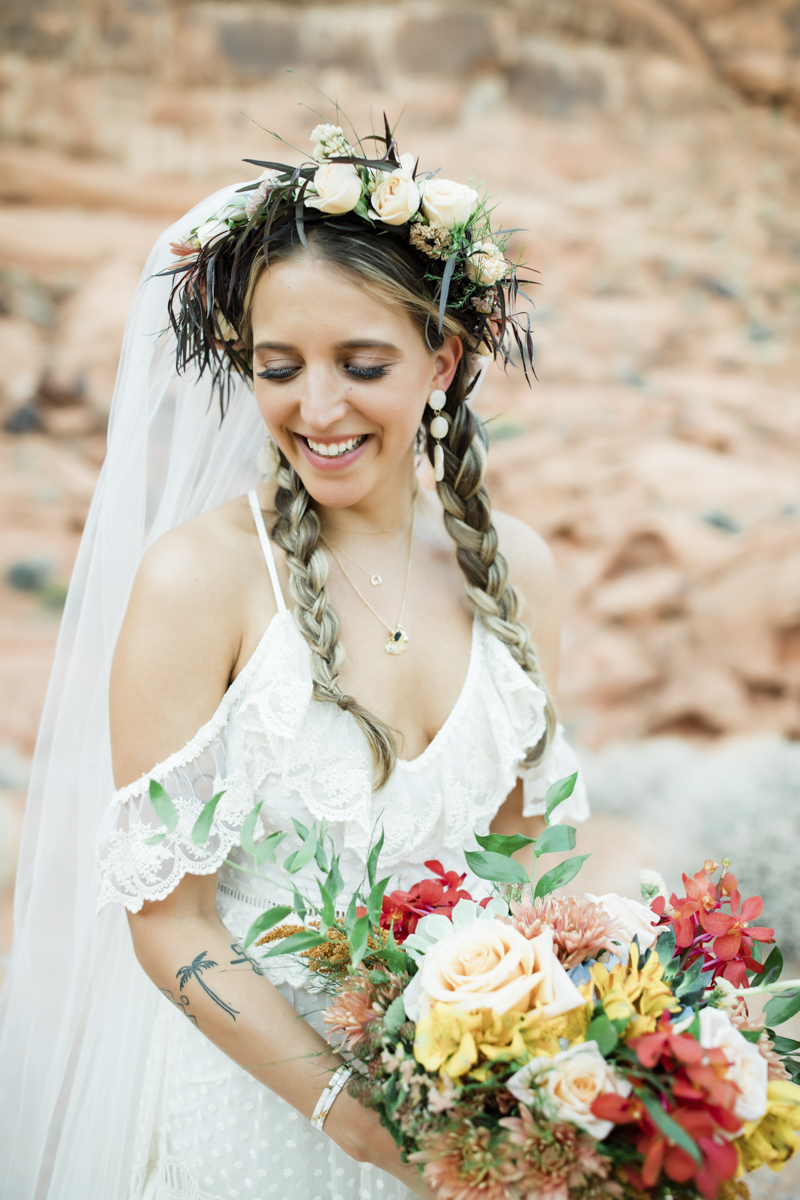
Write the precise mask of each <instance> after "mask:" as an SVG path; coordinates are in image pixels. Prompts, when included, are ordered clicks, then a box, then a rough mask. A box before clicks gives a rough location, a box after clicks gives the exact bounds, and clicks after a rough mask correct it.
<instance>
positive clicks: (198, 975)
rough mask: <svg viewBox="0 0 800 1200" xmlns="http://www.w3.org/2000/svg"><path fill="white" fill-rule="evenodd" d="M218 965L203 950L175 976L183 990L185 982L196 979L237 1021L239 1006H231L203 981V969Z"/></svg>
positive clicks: (207, 993) (215, 1001) (216, 1002)
mask: <svg viewBox="0 0 800 1200" xmlns="http://www.w3.org/2000/svg"><path fill="white" fill-rule="evenodd" d="M216 965H217V964H216V963H215V962H214V961H213V960H212V959H210V958H208V956H207V954H206V951H205V950H201V951H200V953H199V954H198V955H197V957H196V958H193V959H192V962H191V964H190V965H189V966H188V967H181V969H180V970H179V971H176V973H175V978H176V979H177V980H178V982H179V984H180V990H181V991H183V988H184V984H186V983H188V982H189V980H190V979H196V980H197V982H198V983H199V984H200V987H201V988H202V989H203V991H204V992H205V993H206V995H207V996H210V998H211V999H212V1000H213V1001H214V1003H215V1004H218V1005H219V1007H220V1008H221V1009H223V1010H224V1011H225V1012H226V1013H227V1014H228V1016H230V1017H233V1019H234V1021H235V1020H236V1014H237V1013H238V1012H239V1010H238V1008H231V1006H230V1004H226V1003H225V1001H224V1000H220V998H219V996H215V995H214V993H213V992H212V991H211V988H210V987H209V986H208V985H207V984H206V983H204V982H203V978H202V973H203V971H208V970H210V969H211V967H215V966H216Z"/></svg>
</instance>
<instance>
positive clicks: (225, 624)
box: [109, 500, 253, 784]
mask: <svg viewBox="0 0 800 1200" xmlns="http://www.w3.org/2000/svg"><path fill="white" fill-rule="evenodd" d="M244 503H245V505H246V500H245V501H244ZM251 522H252V518H251ZM252 561H253V558H252V537H251V536H248V532H247V527H246V525H245V523H244V519H243V514H242V512H241V502H240V501H238V500H235V501H231V502H230V503H229V504H225V505H222V506H221V507H220V508H217V509H214V510H212V511H211V512H208V513H205V514H203V515H202V516H200V517H196V518H194V519H193V520H190V521H187V522H186V523H185V524H183V525H179V526H177V527H176V528H175V529H173V530H170V532H169V533H166V534H164V536H163V537H161V538H159V539H158V541H156V542H155V543H154V544H153V546H152V547H151V548H150V549H149V550H148V551H147V553H146V554H145V556H144V558H143V559H142V562H141V564H140V567H139V570H138V572H137V574H136V579H135V581H134V585H133V589H132V591H131V598H130V602H129V604H128V610H127V612H126V615H125V620H124V622H123V625H122V629H121V631H120V635H119V639H118V641H117V646H116V650H115V653H114V661H113V664H112V671H111V686H110V697H109V698H110V716H111V735H112V751H113V758H114V773H115V777H116V779H117V783H118V784H124V783H127V782H130V781H131V780H132V779H136V778H138V777H139V776H140V775H141V774H142V773H143V772H145V771H148V770H150V769H151V768H152V767H153V766H154V765H155V764H156V763H158V762H160V761H162V760H163V759H164V758H165V757H167V756H168V755H169V754H171V753H173V752H175V751H176V750H179V749H181V747H182V746H183V745H185V744H186V742H187V741H189V739H190V738H191V737H192V736H193V735H194V734H195V733H196V732H197V729H198V728H200V726H202V725H203V724H205V722H206V721H207V720H208V719H209V718H210V717H211V716H212V715H213V713H214V710H215V709H216V707H217V705H218V704H219V701H220V699H221V698H222V696H223V695H224V693H225V691H226V689H227V687H228V685H229V682H230V678H231V674H232V672H233V669H234V666H235V663H236V660H237V656H238V653H239V649H240V646H241V643H242V631H243V628H244V623H245V620H246V615H247V614H246V610H245V598H246V596H247V594H248V590H249V589H248V586H247V584H248V572H251V571H252Z"/></svg>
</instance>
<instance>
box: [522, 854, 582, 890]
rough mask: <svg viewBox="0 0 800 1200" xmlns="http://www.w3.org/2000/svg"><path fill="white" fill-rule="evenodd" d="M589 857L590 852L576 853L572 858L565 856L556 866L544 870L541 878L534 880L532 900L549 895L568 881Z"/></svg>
mask: <svg viewBox="0 0 800 1200" xmlns="http://www.w3.org/2000/svg"><path fill="white" fill-rule="evenodd" d="M591 857H592V856H591V854H576V855H575V857H574V858H565V859H564V861H563V862H562V863H559V864H558V866H557V867H553V869H552V871H545V873H544V875H542V877H541V879H538V880H537V881H536V888H535V890H534V893H533V898H534V900H538V899H539V898H540V897H541V896H549V895H550V893H551V892H554V891H555V890H556V888H560V887H563V886H564V884H565V883H569V881H570V880H571V879H574V878H575V876H576V875H577V874H578V871H580V869H581V867H582V866H583V864H584V863H585V862H586V860H587V858H591Z"/></svg>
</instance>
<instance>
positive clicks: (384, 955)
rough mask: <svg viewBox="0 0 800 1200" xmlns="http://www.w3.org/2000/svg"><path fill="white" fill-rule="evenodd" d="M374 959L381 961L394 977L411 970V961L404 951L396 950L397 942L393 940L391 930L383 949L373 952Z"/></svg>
mask: <svg viewBox="0 0 800 1200" xmlns="http://www.w3.org/2000/svg"><path fill="white" fill-rule="evenodd" d="M375 957H376V958H380V959H382V960H383V962H385V963H386V965H387V967H388V968H389V970H390V971H394V973H395V974H396V975H401V974H402V973H403V972H404V971H409V970H410V969H411V965H412V964H411V959H410V958H409V957H408V955H407V954H406V952H405V950H400V949H399V948H398V945H397V942H396V941H395V940H394V931H393V930H390V931H389V938H388V940H387V942H386V945H385V946H384V947H383V949H382V950H376V951H375Z"/></svg>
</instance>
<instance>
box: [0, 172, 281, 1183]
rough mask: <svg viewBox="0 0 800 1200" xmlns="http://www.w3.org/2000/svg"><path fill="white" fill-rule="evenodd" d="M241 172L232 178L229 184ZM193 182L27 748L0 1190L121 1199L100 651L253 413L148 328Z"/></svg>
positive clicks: (132, 337) (121, 1070)
mask: <svg viewBox="0 0 800 1200" xmlns="http://www.w3.org/2000/svg"><path fill="white" fill-rule="evenodd" d="M237 186H240V185H237ZM234 190H235V188H234V187H231V188H226V189H225V190H224V191H222V192H219V193H217V194H216V195H214V196H210V197H208V198H207V199H206V200H204V201H203V202H202V204H200V205H198V207H197V208H195V209H194V210H193V211H192V213H190V214H187V216H186V217H184V218H183V219H182V220H181V221H180V222H178V223H177V224H176V225H175V226H174V227H173V228H172V229H170V230H167V231H166V232H165V233H164V234H163V235H162V237H161V238H159V240H158V242H157V243H156V246H155V248H154V250H153V252H152V253H151V255H150V258H149V259H148V261H147V264H146V266H145V269H144V273H143V275H142V281H141V284H140V286H139V290H138V292H137V295H136V298H135V300H134V303H133V305H132V307H131V312H130V315H129V318H128V325H127V329H126V333H125V342H124V345H123V350H122V357H121V360H120V366H119V373H118V376H117V385H116V390H115V394H114V402H113V406H112V410H111V421H110V425H109V434H108V455H107V458H106V462H105V465H104V467H103V471H102V474H101V476H100V481H99V483H98V486H97V491H96V493H95V496H94V500H93V502H92V506H91V509H90V512H89V517H88V520H87V523H86V529H85V532H84V535H83V539H82V541H81V547H80V552H79V554H78V559H77V562H76V565H75V571H74V573H73V576H72V582H71V584H70V589H69V595H68V596H67V602H66V607H65V610H64V619H63V623H62V627H61V633H60V636H59V639H58V646H57V649H56V656H55V663H54V666H53V673H52V676H51V679H50V686H49V689H48V693H47V700H46V703H45V709H44V715H43V717H42V723H41V728H40V732H39V739H38V743H37V747H36V755H35V758H34V764H33V773H32V779H31V786H30V792H29V796H28V804H27V810H26V814H25V825H24V830H23V837H22V847H21V855H20V867H19V875H18V880H17V889H16V911H15V925H14V948H13V952H12V956H11V963H10V967H9V972H8V977H7V980H6V983H5V987H4V989H3V993H2V1001H0V1130H1V1131H2V1132H1V1133H0V1195H2V1197H3V1200H44V1198H45V1197H47V1200H77V1198H78V1197H81V1200H83V1198H85V1200H124V1198H125V1197H126V1195H127V1191H128V1183H129V1177H130V1163H131V1158H132V1152H133V1136H134V1129H135V1118H136V1109H137V1106H138V1100H139V1095H140V1093H141V1090H142V1080H143V1074H144V1068H145V1058H146V1054H147V1047H148V1042H149V1035H150V1031H151V1028H152V1024H153V1020H154V1017H155V1013H156V1005H157V1003H158V992H157V990H156V989H155V987H154V986H153V984H152V983H151V982H150V980H149V979H148V978H147V976H146V975H145V974H144V972H143V971H142V969H141V967H139V965H138V963H137V962H136V960H135V958H134V954H133V949H132V944H131V938H130V935H129V933H128V928H127V921H126V917H125V912H124V910H123V909H122V908H121V907H120V906H116V905H109V906H107V907H106V908H105V909H104V910H103V912H102V913H101V914H100V915H99V916H97V915H95V904H96V897H97V892H98V883H97V878H96V874H95V865H94V856H95V837H96V833H97V828H98V825H99V823H100V818H101V814H102V812H103V809H104V808H105V806H106V805H107V804H108V803H109V799H110V796H111V793H112V791H113V779H112V772H111V757H110V750H109V733H108V701H107V694H108V679H109V670H110V665H111V656H112V654H113V651H114V645H115V643H116V640H117V635H118V633H119V629H120V625H121V623H122V619H123V616H124V614H125V609H126V607H127V603H128V597H129V594H130V590H131V585H132V583H133V578H134V575H135V573H136V569H137V567H138V565H139V562H140V560H141V557H142V555H143V553H144V551H145V550H146V549H147V547H148V546H149V545H150V544H151V543H152V542H153V541H154V539H155V538H157V537H159V536H160V535H161V534H163V533H165V532H166V531H167V530H168V529H171V528H172V527H173V526H175V525H178V524H180V523H181V522H182V521H186V520H188V519H189V518H190V517H194V516H196V515H197V514H199V513H201V512H204V511H205V510H207V509H209V508H213V507H214V506H216V505H218V504H221V503H223V502H224V501H226V500H228V499H230V498H231V497H233V496H236V495H240V494H241V493H243V492H246V491H247V490H248V489H249V488H251V487H253V486H254V485H255V483H256V482H257V480H258V472H257V470H256V467H255V456H256V452H257V450H258V449H259V447H260V446H261V444H262V442H263V440H264V426H263V423H262V421H261V418H260V416H259V413H258V410H257V408H256V404H255V400H254V399H253V396H252V394H251V392H250V391H249V389H248V388H247V386H246V385H245V384H244V383H243V382H242V381H237V382H236V383H234V384H233V387H232V393H231V399H230V406H229V408H228V412H227V415H226V417H225V419H224V421H223V422H222V424H221V425H220V419H219V407H218V405H217V402H216V399H215V398H214V397H212V394H211V383H210V378H209V377H208V376H205V377H203V378H202V379H200V380H198V379H197V377H196V375H195V374H193V373H192V372H189V373H187V374H186V375H183V376H179V375H177V374H176V371H175V339H174V335H173V334H172V333H171V332H169V333H164V334H162V335H161V336H158V333H159V331H160V330H163V329H164V327H165V325H166V320H167V305H168V300H169V294H170V289H171V286H172V280H171V277H164V278H155V277H154V276H155V275H156V273H157V272H159V271H162V270H164V269H165V268H166V267H169V266H171V265H174V263H175V259H174V258H173V257H172V255H171V254H170V251H169V242H170V240H174V239H177V240H179V241H182V240H183V239H184V237H185V235H186V234H187V232H188V230H189V229H191V228H192V227H194V226H196V225H198V224H200V223H201V222H202V221H204V220H206V219H207V218H208V217H210V216H212V215H213V214H214V213H215V212H217V211H218V210H219V209H220V208H222V206H223V204H224V203H225V202H226V201H227V200H228V199H229V198H230V196H231V195H232V193H233V192H234Z"/></svg>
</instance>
